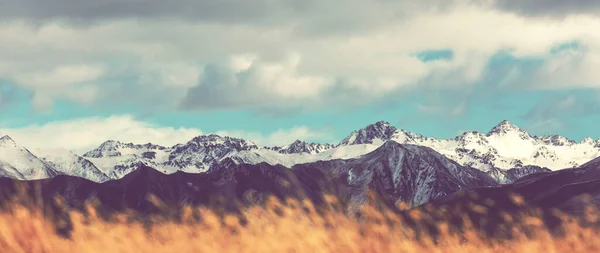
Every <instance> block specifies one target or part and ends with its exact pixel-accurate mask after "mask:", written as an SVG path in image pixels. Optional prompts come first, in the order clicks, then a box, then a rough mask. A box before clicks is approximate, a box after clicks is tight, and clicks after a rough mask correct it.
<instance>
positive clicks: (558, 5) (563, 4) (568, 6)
mask: <svg viewBox="0 0 600 253" xmlns="http://www.w3.org/2000/svg"><path fill="white" fill-rule="evenodd" d="M494 4H495V6H496V7H497V8H500V9H503V10H507V11H512V12H516V13H519V14H523V15H530V16H554V17H564V16H566V15H570V14H592V15H600V2H598V1H596V0H570V1H563V0H543V1H541V0H495V1H494Z"/></svg>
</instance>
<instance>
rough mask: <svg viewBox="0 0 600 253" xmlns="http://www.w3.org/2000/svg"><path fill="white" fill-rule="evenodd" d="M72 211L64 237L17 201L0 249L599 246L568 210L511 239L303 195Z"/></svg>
mask: <svg viewBox="0 0 600 253" xmlns="http://www.w3.org/2000/svg"><path fill="white" fill-rule="evenodd" d="M409 215H410V216H412V217H413V218H414V219H415V220H417V221H418V220H419V219H423V217H425V216H424V215H422V214H421V213H419V212H414V213H410V214H409ZM70 216H71V219H70V220H71V221H72V222H71V223H72V224H71V225H72V232H71V234H70V238H69V239H66V238H64V237H61V236H58V235H57V234H56V233H55V231H56V230H55V229H56V227H57V226H58V227H60V226H61V224H55V223H53V222H50V221H49V220H48V219H45V218H44V215H43V214H42V213H41V212H40V211H36V209H31V208H25V207H23V206H20V205H15V206H14V207H13V208H11V210H9V211H4V212H2V213H0V252H4V253H12V252H23V253H25V252H47V253H50V252H61V253H64V252H82V253H92V252H101V253H108V252H111V253H113V252H115V253H116V252H128V253H130V252H240V253H242V252H297V253H301V252H310V253H316V252H344V253H351V252H434V253H435V252H477V253H486V252H502V253H504V252H544V253H553V252H570V253H574V252H600V240H598V239H597V238H598V237H599V236H600V233H599V232H598V231H597V230H594V229H593V228H586V227H581V226H579V225H577V223H576V222H574V221H570V220H568V218H566V217H564V219H565V220H564V226H563V232H564V233H563V235H562V236H554V235H552V234H551V233H549V232H548V231H547V230H546V229H545V228H544V225H543V224H542V222H541V220H540V219H539V218H536V217H524V218H522V219H519V220H520V223H522V224H519V226H512V230H513V232H514V235H515V236H514V237H513V239H510V240H503V241H502V240H490V239H484V237H483V236H480V233H479V232H478V231H477V230H475V229H472V228H469V227H468V224H469V222H468V221H465V222H466V224H467V227H465V229H464V230H462V231H461V232H458V233H455V232H452V229H451V226H450V225H449V224H446V223H444V222H439V223H437V227H438V229H439V231H441V235H440V236H439V237H437V239H435V240H434V239H427V238H430V237H425V239H423V237H422V236H420V235H419V234H418V233H417V232H415V231H418V230H415V229H414V228H409V226H406V225H405V224H403V222H402V219H401V218H400V217H399V216H398V214H397V213H393V212H388V211H380V210H378V209H376V208H374V207H372V206H365V207H364V208H363V209H362V211H361V216H360V218H358V219H357V218H351V217H349V216H348V215H346V214H345V213H344V212H341V211H339V210H338V211H336V210H331V211H329V212H325V213H321V214H318V212H317V210H315V208H314V207H313V206H312V205H311V203H310V202H309V201H304V202H299V201H295V200H289V201H288V202H287V203H281V202H278V201H276V200H275V199H270V201H268V204H267V205H266V208H262V207H258V206H254V207H250V208H248V209H246V211H244V213H243V214H242V215H241V216H240V215H233V214H225V215H217V214H215V213H213V212H211V211H208V210H206V209H196V208H184V209H183V211H182V212H181V215H180V219H178V220H173V219H165V218H158V217H147V218H148V219H151V220H152V222H151V223H152V224H153V225H152V226H147V225H144V224H145V223H143V222H139V220H140V219H130V218H131V217H129V216H130V215H126V214H118V215H116V216H115V217H114V219H111V220H105V219H101V218H99V217H98V215H97V214H96V213H95V211H94V209H93V208H89V209H88V210H87V214H86V215H84V214H82V213H78V212H71V213H70ZM593 217H597V216H593ZM507 220H512V219H511V218H510V217H507ZM59 223H60V221H59ZM522 231H529V232H528V233H527V235H525V233H523V232H522ZM530 232H532V233H530ZM416 238H421V239H419V240H417V239H416Z"/></svg>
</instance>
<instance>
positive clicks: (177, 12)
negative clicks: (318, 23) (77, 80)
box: [0, 0, 286, 21]
mask: <svg viewBox="0 0 600 253" xmlns="http://www.w3.org/2000/svg"><path fill="white" fill-rule="evenodd" d="M281 2H282V1H272V0H253V1H237V0H224V1H207V0H200V1H192V0H173V1H160V0H107V1H97V0H54V1H45V0H21V1H3V3H1V4H0V6H1V8H0V17H3V18H5V19H6V18H24V19H32V20H47V19H54V18H67V19H74V20H98V19H100V20H101V19H115V18H143V17H150V18H152V17H182V18H193V19H202V20H208V21H211V20H212V21H227V20H230V21H248V20H256V19H260V18H261V17H263V16H266V15H267V14H270V13H271V12H272V11H273V10H274V9H278V10H280V11H281V10H285V9H286V8H285V4H281Z"/></svg>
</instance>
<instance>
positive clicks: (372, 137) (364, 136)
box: [340, 121, 398, 145]
mask: <svg viewBox="0 0 600 253" xmlns="http://www.w3.org/2000/svg"><path fill="white" fill-rule="evenodd" d="M397 132H398V129H397V128H396V127H394V126H392V125H391V124H390V123H388V122H386V121H378V122H376V123H375V124H371V125H368V126H366V127H365V128H363V129H360V130H358V131H353V132H352V133H351V134H350V135H348V137H346V138H345V139H344V140H342V142H341V143H340V145H355V144H373V143H374V142H377V141H379V142H382V141H387V140H390V139H392V138H393V136H394V135H395V134H397ZM380 144H382V143H380Z"/></svg>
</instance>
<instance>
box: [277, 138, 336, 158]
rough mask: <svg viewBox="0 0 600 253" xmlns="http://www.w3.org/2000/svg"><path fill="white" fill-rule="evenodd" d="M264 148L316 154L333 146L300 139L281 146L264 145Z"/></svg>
mask: <svg viewBox="0 0 600 253" xmlns="http://www.w3.org/2000/svg"><path fill="white" fill-rule="evenodd" d="M265 148H266V149H270V150H274V151H277V152H279V153H281V154H302V153H307V154H312V155H314V154H318V153H321V152H324V151H326V150H329V149H332V148H335V145H333V144H328V143H327V144H321V143H314V142H311V143H308V142H305V141H301V140H296V141H294V142H293V143H292V144H289V145H286V146H282V147H265Z"/></svg>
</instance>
